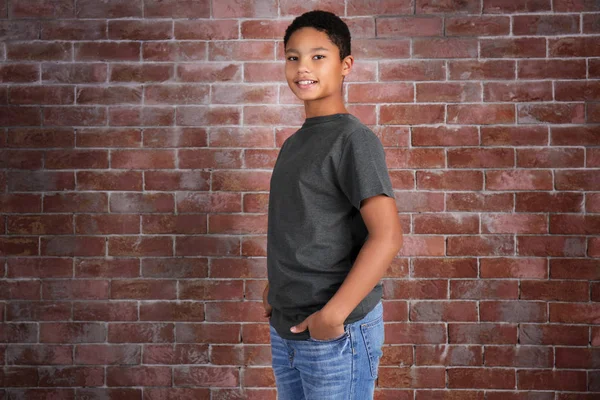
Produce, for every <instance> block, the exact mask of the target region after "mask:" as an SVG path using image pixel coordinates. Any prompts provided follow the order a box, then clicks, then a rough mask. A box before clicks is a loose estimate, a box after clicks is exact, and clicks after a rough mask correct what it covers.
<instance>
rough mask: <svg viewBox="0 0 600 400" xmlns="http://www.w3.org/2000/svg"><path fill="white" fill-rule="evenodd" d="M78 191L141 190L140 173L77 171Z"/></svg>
mask: <svg viewBox="0 0 600 400" xmlns="http://www.w3.org/2000/svg"><path fill="white" fill-rule="evenodd" d="M77 187H78V188H79V189H80V190H135V191H141V190H142V172H139V171H115V172H113V171H102V172H92V171H78V172H77Z"/></svg>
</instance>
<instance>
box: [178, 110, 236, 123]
mask: <svg viewBox="0 0 600 400" xmlns="http://www.w3.org/2000/svg"><path fill="white" fill-rule="evenodd" d="M240 119H241V109H240V108H239V107H229V106H215V107H208V106H181V107H177V121H176V123H177V125H182V126H202V127H204V126H206V125H239V124H240Z"/></svg>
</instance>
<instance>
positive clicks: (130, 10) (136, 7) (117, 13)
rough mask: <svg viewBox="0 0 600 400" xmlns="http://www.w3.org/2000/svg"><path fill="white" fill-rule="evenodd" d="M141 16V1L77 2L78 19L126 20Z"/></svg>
mask: <svg viewBox="0 0 600 400" xmlns="http://www.w3.org/2000/svg"><path fill="white" fill-rule="evenodd" d="M141 16H142V0H129V1H128V0H105V1H102V2H97V1H94V0H78V1H77V17H79V18H127V17H141Z"/></svg>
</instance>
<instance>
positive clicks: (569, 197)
mask: <svg viewBox="0 0 600 400" xmlns="http://www.w3.org/2000/svg"><path fill="white" fill-rule="evenodd" d="M582 206H583V195H582V194H579V193H560V192H559V193H548V192H547V193H544V192H525V193H516V205H515V210H516V211H517V212H523V211H528V212H580V211H581V210H582Z"/></svg>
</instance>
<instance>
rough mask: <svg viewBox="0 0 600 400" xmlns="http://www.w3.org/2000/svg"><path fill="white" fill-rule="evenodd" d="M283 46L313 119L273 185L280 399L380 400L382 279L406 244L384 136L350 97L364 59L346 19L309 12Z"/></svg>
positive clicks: (281, 161) (274, 332)
mask: <svg viewBox="0 0 600 400" xmlns="http://www.w3.org/2000/svg"><path fill="white" fill-rule="evenodd" d="M284 45H285V57H286V62H285V75H286V80H287V83H288V85H289V86H290V88H291V89H292V91H293V92H294V94H295V95H296V96H297V97H298V98H299V99H301V100H303V101H304V109H305V112H306V120H305V121H304V124H303V125H302V127H301V128H300V129H299V130H298V131H297V132H295V133H294V134H293V135H291V136H290V137H289V138H288V139H287V140H285V142H284V143H283V145H282V147H281V151H280V152H279V156H278V158H277V160H276V163H275V167H274V169H273V174H272V178H271V189H270V194H269V215H268V235H267V267H268V278H269V279H268V280H269V283H268V284H267V287H266V288H265V292H264V296H263V302H264V305H265V316H268V317H270V333H271V351H272V357H273V361H272V363H273V371H274V374H275V380H276V385H277V391H278V398H279V399H280V400H296V399H298V400H300V399H305V400H338V399H339V400H348V399H352V400H354V399H356V400H365V399H372V397H373V392H374V387H375V380H376V378H377V370H378V365H379V358H380V357H381V354H382V353H381V346H382V344H383V339H384V330H383V307H382V304H381V294H382V288H381V284H380V283H379V281H380V279H381V278H382V276H383V275H384V273H385V271H386V269H387V268H388V266H389V264H390V262H391V261H392V259H393V258H394V256H395V255H396V254H397V253H398V250H399V249H400V247H401V245H402V231H401V227H400V223H399V219H398V210H397V208H396V203H395V198H394V192H393V190H392V185H391V182H390V178H389V175H388V170H387V167H386V163H385V155H384V152H383V146H382V145H381V142H380V141H379V139H378V138H377V136H375V134H374V133H373V132H372V131H371V130H369V129H368V128H367V127H366V126H365V125H363V124H362V123H361V122H360V121H359V120H358V119H357V118H356V117H354V116H352V115H351V114H349V113H348V111H347V110H346V108H345V106H344V101H343V95H342V84H343V82H344V78H345V76H346V75H348V73H349V72H350V70H351V69H352V65H353V62H354V59H353V57H352V56H351V55H350V32H349V30H348V27H347V26H346V24H345V23H344V22H343V21H342V20H341V19H340V18H338V17H337V16H335V15H334V14H332V13H329V12H324V11H311V12H308V13H305V14H303V15H301V16H300V17H298V18H296V19H295V20H294V21H293V22H292V24H291V25H290V26H289V27H288V28H287V30H286V33H285V37H284ZM367 236H368V237H367Z"/></svg>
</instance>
